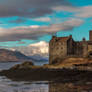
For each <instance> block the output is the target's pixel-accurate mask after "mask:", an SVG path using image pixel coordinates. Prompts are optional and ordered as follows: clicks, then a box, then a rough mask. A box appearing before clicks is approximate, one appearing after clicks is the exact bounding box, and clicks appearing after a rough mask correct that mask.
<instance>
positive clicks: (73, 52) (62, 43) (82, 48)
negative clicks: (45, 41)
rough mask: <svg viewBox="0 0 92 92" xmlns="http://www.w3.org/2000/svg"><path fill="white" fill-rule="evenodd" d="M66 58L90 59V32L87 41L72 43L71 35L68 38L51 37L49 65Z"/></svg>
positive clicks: (91, 32)
mask: <svg viewBox="0 0 92 92" xmlns="http://www.w3.org/2000/svg"><path fill="white" fill-rule="evenodd" d="M66 57H92V31H90V33H89V40H88V41H86V39H85V38H83V40H82V41H74V39H73V38H72V35H70V36H68V37H56V36H53V37H52V39H51V40H50V42H49V62H50V64H52V63H54V62H57V61H59V60H62V59H63V58H66Z"/></svg>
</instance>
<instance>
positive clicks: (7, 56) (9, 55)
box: [0, 49, 29, 62]
mask: <svg viewBox="0 0 92 92" xmlns="http://www.w3.org/2000/svg"><path fill="white" fill-rule="evenodd" d="M28 59H29V57H28V56H26V55H24V54H22V53H21V52H19V51H11V50H8V49H0V61H2V62H3V61H22V60H28Z"/></svg>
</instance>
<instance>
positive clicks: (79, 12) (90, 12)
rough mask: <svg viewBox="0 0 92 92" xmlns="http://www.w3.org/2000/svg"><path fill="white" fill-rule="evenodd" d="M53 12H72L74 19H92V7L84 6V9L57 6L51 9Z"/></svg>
mask: <svg viewBox="0 0 92 92" xmlns="http://www.w3.org/2000/svg"><path fill="white" fill-rule="evenodd" d="M53 10H55V11H66V12H73V13H74V16H75V17H80V18H88V17H92V6H84V7H72V6H57V7H53Z"/></svg>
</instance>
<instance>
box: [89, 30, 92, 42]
mask: <svg viewBox="0 0 92 92" xmlns="http://www.w3.org/2000/svg"><path fill="white" fill-rule="evenodd" d="M89 40H90V41H92V30H90V32H89Z"/></svg>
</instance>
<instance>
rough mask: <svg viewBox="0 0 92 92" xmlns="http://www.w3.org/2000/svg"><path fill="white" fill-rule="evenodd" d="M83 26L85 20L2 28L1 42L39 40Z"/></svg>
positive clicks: (0, 30)
mask: <svg viewBox="0 0 92 92" xmlns="http://www.w3.org/2000/svg"><path fill="white" fill-rule="evenodd" d="M81 24H83V20H80V19H74V18H70V19H69V20H67V21H65V22H63V23H59V24H52V25H50V26H38V25H34V26H20V27H14V28H9V29H5V28H0V41H2V42H3V41H18V40H21V39H31V40H37V39H38V38H40V37H41V36H44V35H47V34H50V35H51V34H53V33H56V32H58V31H69V30H72V29H73V28H75V27H78V26H80V25H81Z"/></svg>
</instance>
